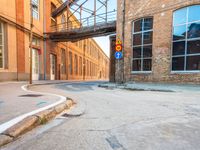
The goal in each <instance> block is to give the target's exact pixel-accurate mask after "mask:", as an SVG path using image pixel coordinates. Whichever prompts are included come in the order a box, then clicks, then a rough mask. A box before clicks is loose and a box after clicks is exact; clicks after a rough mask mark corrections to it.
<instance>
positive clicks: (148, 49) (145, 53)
mask: <svg viewBox="0 0 200 150" xmlns="http://www.w3.org/2000/svg"><path fill="white" fill-rule="evenodd" d="M143 57H144V58H145V57H152V45H150V46H144V47H143Z"/></svg>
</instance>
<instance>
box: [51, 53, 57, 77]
mask: <svg viewBox="0 0 200 150" xmlns="http://www.w3.org/2000/svg"><path fill="white" fill-rule="evenodd" d="M50 79H51V80H55V79H56V56H55V55H53V54H50Z"/></svg>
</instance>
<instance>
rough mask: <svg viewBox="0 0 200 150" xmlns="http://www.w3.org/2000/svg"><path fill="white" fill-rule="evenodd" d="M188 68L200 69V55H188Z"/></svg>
mask: <svg viewBox="0 0 200 150" xmlns="http://www.w3.org/2000/svg"><path fill="white" fill-rule="evenodd" d="M187 70H200V56H188V57H187Z"/></svg>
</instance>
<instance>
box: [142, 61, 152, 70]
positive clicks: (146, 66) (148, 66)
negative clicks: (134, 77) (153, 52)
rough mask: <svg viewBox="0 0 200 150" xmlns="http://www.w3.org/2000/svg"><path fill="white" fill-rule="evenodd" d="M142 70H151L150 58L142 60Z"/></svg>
mask: <svg viewBox="0 0 200 150" xmlns="http://www.w3.org/2000/svg"><path fill="white" fill-rule="evenodd" d="M143 71H151V59H144V60H143Z"/></svg>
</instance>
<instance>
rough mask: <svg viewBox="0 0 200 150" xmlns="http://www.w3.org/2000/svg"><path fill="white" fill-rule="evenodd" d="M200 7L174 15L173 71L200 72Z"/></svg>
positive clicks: (187, 8) (176, 12) (182, 10)
mask: <svg viewBox="0 0 200 150" xmlns="http://www.w3.org/2000/svg"><path fill="white" fill-rule="evenodd" d="M199 14H200V5H194V6H190V7H186V8H182V9H179V10H177V11H175V12H174V15H173V42H172V45H173V46H172V47H173V48H172V71H200V15H199Z"/></svg>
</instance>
